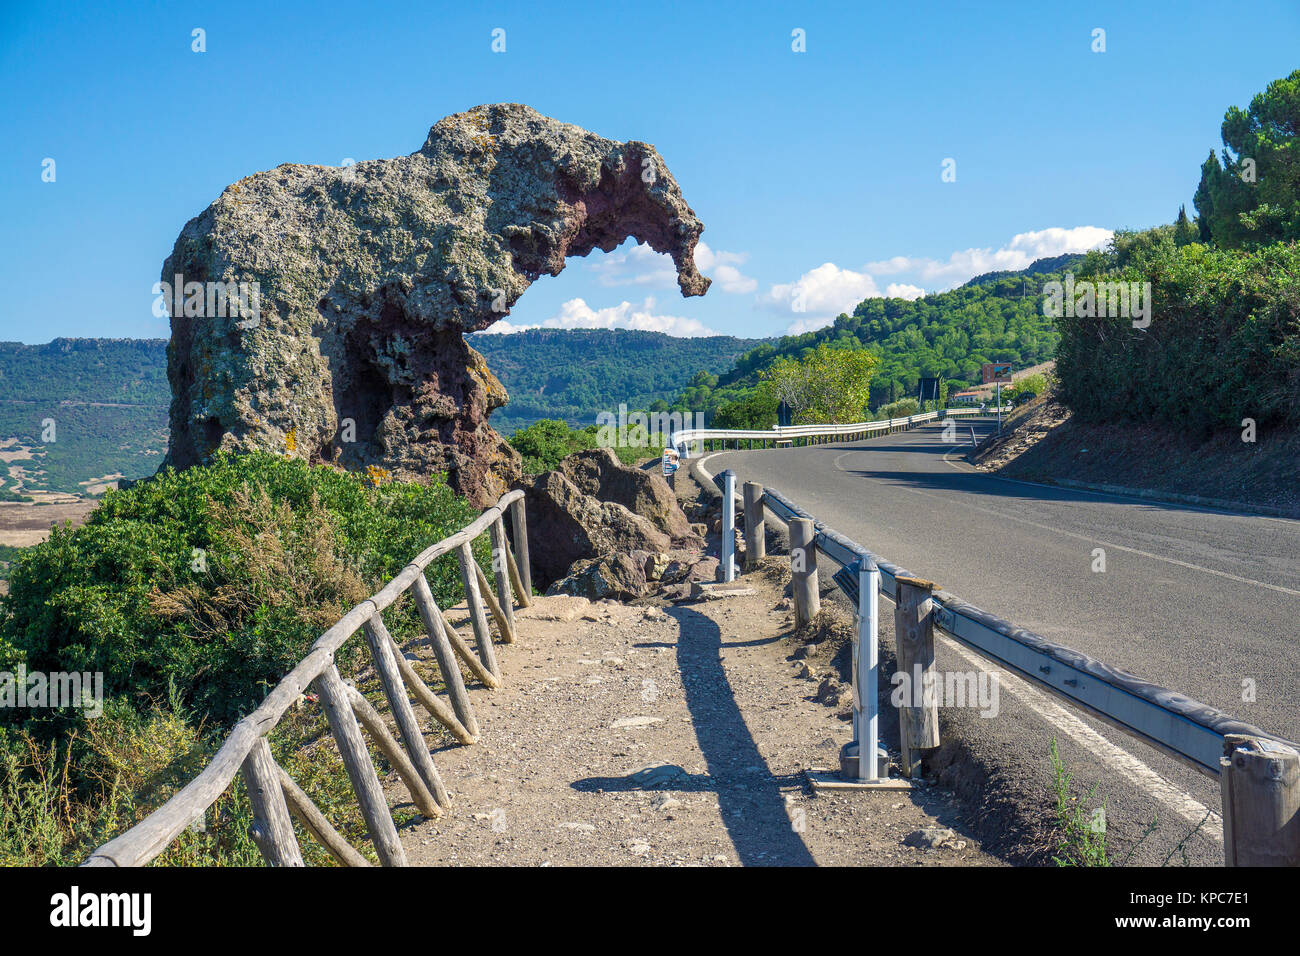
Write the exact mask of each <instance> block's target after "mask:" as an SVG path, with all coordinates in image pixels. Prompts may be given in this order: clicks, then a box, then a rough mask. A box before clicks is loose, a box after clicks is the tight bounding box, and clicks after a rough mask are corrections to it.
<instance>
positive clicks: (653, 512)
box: [558, 448, 703, 546]
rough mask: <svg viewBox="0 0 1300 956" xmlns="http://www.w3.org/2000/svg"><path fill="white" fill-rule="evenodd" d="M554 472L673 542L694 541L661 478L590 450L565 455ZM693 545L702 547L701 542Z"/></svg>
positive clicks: (604, 452)
mask: <svg viewBox="0 0 1300 956" xmlns="http://www.w3.org/2000/svg"><path fill="white" fill-rule="evenodd" d="M558 470H559V471H561V472H563V473H564V475H565V477H567V478H568V479H569V480H570V481H572V482H573V483H574V485H576V486H577V487H578V489H579V490H581V491H583V492H584V493H586V494H589V495H592V496H594V497H596V498H600V499H601V500H602V501H616V502H618V503H619V504H621V505H623V507H625V508H627V509H628V510H630V511H635V512H636V513H637V514H639V515H641V517H643V518H647V519H649V520H650V521H651V522H652V523H653V524H654V526H655V527H656V528H658V529H659V530H660V531H662V532H664V534H666V535H668V536H669V537H671V538H673V539H675V540H678V541H680V540H682V539H685V538H688V537H691V538H694V537H695V535H694V533H693V532H692V531H691V523H690V521H689V520H687V518H686V514H685V513H684V512H683V511H682V509H681V506H680V505H678V504H677V497H676V495H674V494H673V490H672V489H671V488H669V487H668V482H667V481H665V480H664V478H663V476H662V475H660V474H657V473H656V472H653V471H642V470H641V469H640V468H630V467H628V466H627V465H625V464H623V463H622V462H621V461H619V460H618V456H617V455H615V454H614V451H613V449H611V448H593V449H590V450H589V451H580V452H577V453H575V454H572V455H569V456H568V457H567V458H565V459H564V460H563V461H561V462H560V464H559V467H558ZM697 543H698V544H699V545H700V546H703V542H702V541H699V542H697Z"/></svg>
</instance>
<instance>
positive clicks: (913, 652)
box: [894, 576, 939, 777]
mask: <svg viewBox="0 0 1300 956" xmlns="http://www.w3.org/2000/svg"><path fill="white" fill-rule="evenodd" d="M894 581H895V583H896V585H897V588H898V590H897V592H896V595H897V597H896V601H895V604H894V647H895V652H896V656H897V660H898V673H900V674H903V675H904V681H905V683H904V684H903V686H905V687H907V688H909V689H910V693H908V694H906V695H905V696H904V698H903V703H902V705H901V706H900V707H899V708H898V736H899V749H900V751H901V753H902V757H903V760H902V763H903V773H904V775H905V776H908V777H911V776H912V775H913V774H914V773H915V772H917V771H919V770H920V767H921V756H922V754H921V751H923V750H932V749H934V748H935V747H938V746H939V699H938V693H937V688H936V683H935V682H936V679H937V677H938V672H937V670H936V668H935V662H934V620H933V618H932V617H931V616H930V612H931V610H933V608H934V601H933V599H932V598H931V594H932V593H933V591H934V587H935V585H934V582H933V581H924V580H922V579H921V578H907V577H901V576H899V577H895V578H894Z"/></svg>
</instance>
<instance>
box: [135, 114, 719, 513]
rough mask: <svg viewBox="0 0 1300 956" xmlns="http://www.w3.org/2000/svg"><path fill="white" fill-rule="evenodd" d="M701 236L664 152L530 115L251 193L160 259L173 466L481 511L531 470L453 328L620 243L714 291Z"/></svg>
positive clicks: (272, 179) (231, 190)
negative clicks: (302, 461) (248, 467)
mask: <svg viewBox="0 0 1300 956" xmlns="http://www.w3.org/2000/svg"><path fill="white" fill-rule="evenodd" d="M703 228H704V227H703V225H702V224H701V223H700V221H699V219H697V218H696V216H695V214H694V212H692V210H691V209H690V207H689V206H687V205H686V202H685V201H684V200H683V198H682V194H681V190H680V189H679V188H678V186H677V183H676V181H675V180H674V179H673V177H672V175H671V174H670V173H669V172H668V169H667V167H666V166H665V165H664V161H663V159H662V158H661V157H660V155H659V153H658V152H657V151H656V150H655V148H654V147H653V146H651V145H649V144H647V143H642V142H637V141H630V142H626V143H619V142H615V141H613V140H608V139H604V138H602V137H599V136H596V135H594V134H593V133H589V132H587V131H586V130H583V129H581V128H579V127H577V126H571V125H568V124H566V123H561V122H558V121H557V120H554V119H550V118H548V117H545V116H542V115H541V114H540V113H538V112H536V111H535V110H532V109H530V108H529V107H527V106H522V105H520V104H517V103H505V104H496V105H491V106H479V107H476V108H474V109H472V110H469V111H468V112H465V113H458V114H456V115H454V116H449V117H447V118H445V119H443V120H441V121H439V122H438V123H437V125H435V126H434V127H433V128H432V129H431V130H430V131H429V136H428V138H427V139H426V140H425V143H424V145H423V146H422V147H421V148H420V149H419V150H417V151H416V152H414V153H411V154H410V155H409V156H399V157H397V158H395V159H378V160H369V161H365V162H360V163H356V164H353V165H346V166H339V167H329V166H308V165H302V164H296V163H294V164H287V165H283V166H279V167H277V168H275V169H273V170H270V171H267V172H261V173H256V174H254V175H252V176H248V177H245V178H244V179H241V180H240V181H239V182H237V183H234V184H233V185H231V186H228V187H227V188H226V189H225V191H224V192H223V193H222V194H221V195H220V196H219V197H218V198H217V200H216V201H215V202H213V203H212V205H210V206H209V207H208V208H207V209H205V210H204V211H203V212H202V213H200V214H199V215H198V216H197V217H195V218H194V219H192V220H190V221H189V222H188V223H187V224H186V225H185V228H184V229H183V230H182V231H181V234H180V236H179V238H178V239H177V240H176V244H175V247H174V248H173V250H172V253H171V255H170V256H169V257H168V259H167V261H166V262H165V263H164V264H163V270H162V284H160V287H159V289H161V291H162V293H163V295H162V299H163V300H164V303H165V304H166V305H167V306H168V311H169V312H170V314H171V329H172V336H171V343H170V345H169V346H168V378H169V380H170V382H171V388H172V404H171V416H170V425H171V442H170V447H169V449H168V454H167V463H168V464H171V465H175V466H177V467H187V466H189V465H192V464H195V463H196V462H199V461H202V460H203V459H204V458H205V457H207V456H208V455H210V454H211V453H212V452H214V451H216V450H218V449H225V450H231V451H249V450H254V449H262V450H267V451H273V452H276V453H278V454H289V455H293V456H297V457H301V458H306V459H308V460H311V461H327V462H334V463H337V464H340V465H342V466H345V467H349V468H365V467H372V468H374V469H378V470H379V472H380V473H388V474H394V475H400V476H403V477H414V478H422V477H426V476H428V475H429V474H431V473H433V472H439V471H442V472H446V473H447V474H448V479H449V481H450V483H451V484H452V486H453V487H454V488H456V489H457V490H458V491H460V492H461V493H462V494H465V495H467V496H468V497H469V498H470V499H471V500H473V501H474V502H475V503H477V504H479V505H484V504H487V503H489V502H490V501H492V500H494V499H495V498H496V497H497V496H498V495H499V494H500V493H501V492H502V491H504V490H505V488H506V487H508V486H509V484H510V483H511V481H512V480H514V479H515V478H516V477H517V476H518V474H519V470H520V469H519V456H518V455H517V454H516V453H515V452H514V450H513V449H511V448H510V447H509V445H507V444H506V443H505V442H504V441H503V440H502V439H501V437H500V436H499V435H497V434H496V432H494V431H493V430H492V429H491V428H490V427H489V426H488V422H487V419H488V414H489V412H491V411H492V409H493V408H496V407H498V406H500V405H501V404H503V403H504V402H505V400H506V394H505V390H504V389H503V388H502V387H501V384H500V383H499V382H498V381H497V380H496V379H495V378H494V377H493V376H492V374H491V372H489V371H488V369H487V366H486V365H485V364H484V362H483V359H482V357H481V356H479V355H478V353H476V352H474V350H473V349H471V348H470V347H469V346H468V345H467V344H466V343H465V340H464V338H463V335H462V333H464V332H470V331H479V330H481V329H484V328H486V327H487V326H489V325H491V324H492V323H493V322H495V321H497V320H498V319H501V318H504V317H505V316H507V315H509V314H510V308H511V306H512V305H513V304H514V303H515V301H516V300H517V299H518V298H519V296H520V295H522V294H523V292H524V290H525V289H527V288H528V286H529V285H530V284H531V283H532V282H533V281H534V280H536V279H537V278H538V277H539V276H542V275H557V274H558V273H559V272H560V271H561V270H562V269H563V268H564V264H565V259H566V257H568V256H582V255H586V254H587V253H588V252H590V251H591V250H592V249H602V250H604V251H606V252H608V251H610V250H612V249H614V248H615V247H616V246H618V245H619V244H620V243H622V242H623V241H624V240H625V239H626V238H628V237H629V236H632V237H634V238H636V239H637V241H639V242H644V243H648V244H649V245H650V247H651V248H653V249H655V250H656V251H658V252H665V253H668V254H669V255H671V256H672V259H673V262H674V263H675V265H676V267H677V277H678V285H679V286H680V288H681V291H682V294H683V295H702V294H703V293H704V292H705V290H706V289H707V288H708V285H709V280H708V279H706V278H704V277H703V276H701V275H700V273H699V271H698V270H697V269H696V267H695V262H694V250H695V245H696V243H697V242H698V240H699V237H700V233H701V232H702V231H703ZM241 283H242V284H243V285H242V286H241ZM241 288H242V289H245V290H247V292H248V294H247V295H244V296H242V297H241V298H240V300H239V301H240V303H241V304H240V306H239V307H232V306H231V304H230V301H229V293H230V292H231V291H232V290H236V289H241ZM156 291H157V290H156Z"/></svg>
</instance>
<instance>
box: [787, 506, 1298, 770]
mask: <svg viewBox="0 0 1300 956" xmlns="http://www.w3.org/2000/svg"><path fill="white" fill-rule="evenodd" d="M763 507H764V510H765V511H770V512H771V513H772V514H774V515H776V516H777V517H778V518H780V519H781V520H782V521H783V522H785V523H787V524H788V523H789V522H790V520H791V519H793V518H806V519H808V520H810V521H812V522H813V527H814V529H815V531H816V539H815V541H816V545H817V550H818V551H820V552H821V553H823V554H825V555H826V556H827V557H829V558H830V559H831V560H833V561H835V562H836V563H837V564H840V565H841V566H850V565H852V564H854V563H855V562H857V561H858V560H859V559H860V558H866V559H867V560H869V561H871V562H874V563H875V565H876V566H877V567H879V569H880V593H881V594H883V595H884V596H885V597H887V598H889V599H890V600H891V601H892V600H896V599H897V584H896V580H897V578H899V577H904V578H912V577H915V575H913V574H912V572H910V571H908V570H907V569H905V568H901V567H899V566H898V565H896V564H893V563H892V562H890V561H887V560H885V559H884V558H881V557H880V556H878V555H875V554H872V553H871V552H870V551H868V550H867V549H866V548H864V547H862V546H861V545H860V544H858V543H857V542H855V541H853V540H851V539H850V538H847V537H845V536H844V535H842V534H840V533H839V532H838V531H835V530H834V529H833V528H830V527H828V526H827V525H826V524H825V523H823V522H821V521H818V520H817V519H816V518H814V517H813V516H812V515H810V514H808V513H807V512H806V511H804V510H803V509H802V508H800V507H799V506H798V505H796V504H795V503H794V502H792V501H791V500H790V499H789V498H787V497H785V496H784V495H782V494H781V493H780V492H778V491H774V490H772V489H770V488H767V489H764V491H763ZM851 580H852V576H846V577H845V578H844V579H843V580H841V579H840V578H839V577H838V576H837V578H836V581H837V584H840V586H841V589H842V590H845V592H846V595H847V596H848V597H849V599H850V600H851V601H852V602H853V605H854V607H856V606H857V603H858V594H857V593H856V589H855V586H854V585H853V584H849V586H848V587H844V583H845V581H851ZM934 601H935V604H936V609H935V613H934V622H935V625H936V626H937V627H938V628H939V630H940V631H942V632H943V633H945V634H947V635H948V636H949V637H951V638H953V639H954V640H956V641H957V642H959V643H961V644H963V645H965V646H967V647H969V648H971V649H972V650H974V651H977V652H978V653H980V654H981V655H983V656H984V657H986V658H988V659H990V660H992V661H994V662H996V663H998V664H1001V665H1002V666H1004V667H1006V668H1007V669H1008V670H1011V671H1014V672H1015V673H1016V674H1018V675H1020V676H1021V677H1023V678H1024V679H1026V680H1028V681H1029V682H1031V683H1033V684H1035V685H1037V686H1038V687H1041V688H1043V689H1044V690H1047V691H1050V692H1051V693H1052V694H1054V695H1056V696H1058V697H1062V698H1065V699H1066V700H1068V701H1070V702H1071V703H1073V704H1074V705H1076V706H1078V707H1081V708H1082V709H1084V710H1086V711H1088V712H1089V713H1091V714H1093V715H1095V716H1097V717H1099V718H1101V719H1102V720H1104V721H1106V722H1107V723H1109V724H1111V725H1112V726H1114V727H1117V728H1118V729H1120V730H1122V731H1124V732H1125V733H1127V734H1129V735H1131V736H1133V737H1136V738H1138V739H1140V740H1142V741H1143V742H1145V743H1147V744H1149V745H1150V746H1152V747H1155V748H1156V749H1158V750H1160V751H1162V752H1163V753H1166V754H1168V755H1170V756H1172V757H1174V758H1175V759H1178V760H1180V761H1182V762H1183V763H1186V764H1188V765H1190V766H1192V767H1194V768H1196V769H1197V770H1200V771H1202V772H1203V773H1206V774H1208V775H1210V776H1214V777H1217V776H1218V775H1219V773H1220V760H1221V758H1222V757H1223V752H1224V740H1225V738H1226V737H1227V736H1228V735H1230V734H1231V735H1239V736H1248V737H1259V738H1264V739H1268V740H1273V741H1276V742H1278V743H1281V744H1284V745H1286V746H1289V747H1291V748H1293V749H1300V745H1298V744H1296V743H1294V742H1292V741H1289V740H1286V739H1285V738H1282V737H1279V736H1277V735H1276V734H1271V733H1268V732H1266V731H1263V730H1261V729H1259V728H1258V727H1255V726H1253V725H1251V724H1247V723H1245V722H1243V721H1240V720H1237V719H1235V718H1233V717H1231V716H1229V715H1228V714H1225V713H1224V712H1223V711H1220V710H1218V709H1216V708H1214V707H1211V706H1209V705H1208V704H1203V703H1201V702H1200V701H1196V700H1193V699H1192V698H1190V697H1187V696H1185V695H1183V694H1179V693H1178V692H1177V691H1173V690H1169V689H1168V688H1166V687H1162V686H1160V685H1159V684H1153V683H1151V682H1149V681H1145V680H1143V679H1142V678H1140V677H1137V676H1136V675H1134V674H1131V673H1129V672H1128V671H1125V670H1121V669H1120V668H1117V667H1111V666H1109V665H1107V664H1103V663H1102V662H1101V661H1098V660H1096V659H1094V658H1092V657H1089V656H1088V655H1087V654H1084V653H1082V652H1081V651H1076V650H1074V649H1073V648H1070V647H1066V646H1065V645H1063V644H1057V643H1055V642H1053V641H1049V640H1048V639H1047V638H1045V637H1042V636H1041V635H1039V634H1035V633H1033V632H1032V631H1029V630H1026V629H1025V628H1022V627H1019V626H1017V625H1016V624H1013V623H1012V622H1010V621H1007V620H1004V619H1002V618H999V617H997V616H996V615H993V614H990V613H989V612H987V611H984V610H981V609H980V608H978V607H976V606H975V605H973V604H969V603H967V602H966V601H963V600H962V599H961V598H959V597H957V596H956V595H955V594H951V593H949V592H947V591H943V590H939V591H935V592H934Z"/></svg>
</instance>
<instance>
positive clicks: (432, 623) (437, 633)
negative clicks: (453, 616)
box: [411, 574, 478, 738]
mask: <svg viewBox="0 0 1300 956" xmlns="http://www.w3.org/2000/svg"><path fill="white" fill-rule="evenodd" d="M411 597H413V598H415V607H416V610H418V611H419V612H420V620H422V621H423V622H424V630H425V633H427V634H428V635H429V641H430V643H431V644H432V645H433V656H434V657H436V658H437V659H438V669H439V670H440V671H442V680H443V683H445V684H446V685H447V696H448V697H449V698H450V699H451V709H452V710H454V711H455V712H456V719H457V720H459V721H460V723H461V726H463V727H464V728H465V729H466V730H467V731H469V733H471V734H472V735H473V736H474V737H476V738H477V737H478V721H477V720H475V719H474V708H473V707H471V706H470V703H469V694H468V693H467V692H466V691H465V678H464V677H462V676H461V673H460V665H459V664H457V663H456V654H455V652H454V651H453V650H452V649H451V643H450V642H449V641H448V640H447V634H446V632H445V631H444V630H443V624H442V613H441V612H440V611H439V610H438V605H437V603H436V602H435V601H434V600H433V592H432V591H430V590H429V582H428V581H426V580H425V578H424V575H423V574H421V575H420V576H419V577H417V578H416V579H415V583H414V584H413V585H411Z"/></svg>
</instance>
